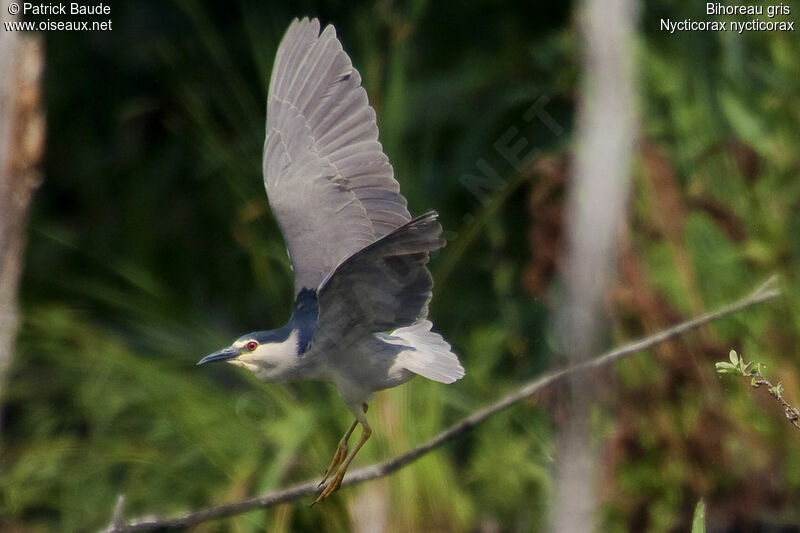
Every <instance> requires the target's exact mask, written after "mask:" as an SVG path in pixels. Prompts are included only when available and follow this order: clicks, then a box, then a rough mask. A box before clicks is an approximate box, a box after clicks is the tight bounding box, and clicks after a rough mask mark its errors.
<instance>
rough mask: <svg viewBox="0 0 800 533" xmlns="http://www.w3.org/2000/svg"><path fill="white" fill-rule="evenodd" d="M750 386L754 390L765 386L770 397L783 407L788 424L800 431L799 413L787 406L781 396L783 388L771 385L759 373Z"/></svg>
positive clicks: (794, 408) (787, 403) (779, 385)
mask: <svg viewBox="0 0 800 533" xmlns="http://www.w3.org/2000/svg"><path fill="white" fill-rule="evenodd" d="M752 385H753V388H754V389H757V388H759V387H760V386H762V385H766V386H767V387H768V389H767V391H768V392H769V393H770V395H772V397H773V398H775V400H777V401H778V403H780V404H781V405H783V413H784V414H785V415H786V418H787V419H788V420H789V422H790V423H791V424H792V425H793V426H794V427H796V428H797V429H800V411H798V410H797V408H796V407H792V406H791V405H789V402H787V401H786V400H785V399H784V398H783V394H781V392H782V390H783V387H781V384H780V383H778V385H777V386H776V385H773V384H772V383H770V381H769V380H768V379H765V378H764V377H762V376H761V374H760V373H759V374H757V377H756V378H754V379H753V381H752Z"/></svg>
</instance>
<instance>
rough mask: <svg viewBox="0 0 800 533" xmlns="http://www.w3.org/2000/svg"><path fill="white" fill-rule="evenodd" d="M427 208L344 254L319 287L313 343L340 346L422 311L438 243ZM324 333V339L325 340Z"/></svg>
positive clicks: (405, 323)
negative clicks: (431, 256)
mask: <svg viewBox="0 0 800 533" xmlns="http://www.w3.org/2000/svg"><path fill="white" fill-rule="evenodd" d="M436 216H437V215H436V213H435V212H433V211H431V212H429V213H426V214H424V215H422V216H419V217H417V218H415V219H414V220H412V221H410V222H408V223H406V224H405V225H403V226H401V227H399V228H398V229H396V230H395V231H393V232H392V233H390V234H388V235H386V236H384V237H383V238H381V239H379V240H377V241H375V242H374V243H372V244H371V245H369V246H367V247H366V248H364V249H363V250H360V251H358V252H357V253H355V254H354V255H352V256H350V257H349V258H347V259H346V260H345V261H344V262H343V263H342V264H341V265H339V266H338V267H337V268H336V270H334V271H333V272H332V273H331V274H330V276H328V277H327V278H326V279H325V280H324V281H323V282H322V284H321V285H320V288H319V293H318V295H317V297H318V298H319V313H320V314H319V327H318V329H317V334H316V335H315V337H314V342H315V343H317V342H322V343H324V344H328V343H332V342H333V343H337V344H338V345H339V346H340V347H342V346H346V345H347V344H348V343H349V339H352V340H357V339H359V338H361V337H362V336H363V335H365V334H368V333H377V332H382V331H392V330H395V329H397V328H401V327H404V326H410V325H412V324H414V323H416V322H417V321H419V320H421V319H424V318H425V317H426V316H427V315H428V302H429V301H430V299H431V290H432V289H433V279H432V278H431V274H430V272H428V269H427V267H426V266H425V265H426V264H427V262H428V256H429V253H430V252H432V251H434V250H438V249H439V248H441V247H442V246H444V244H445V243H444V240H443V239H442V237H441V234H442V227H441V226H440V225H439V222H437V220H436ZM325 335H329V336H330V338H326V337H325Z"/></svg>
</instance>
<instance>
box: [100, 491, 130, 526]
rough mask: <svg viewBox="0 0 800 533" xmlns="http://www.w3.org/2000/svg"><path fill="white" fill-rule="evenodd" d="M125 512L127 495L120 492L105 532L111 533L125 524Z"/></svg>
mask: <svg viewBox="0 0 800 533" xmlns="http://www.w3.org/2000/svg"><path fill="white" fill-rule="evenodd" d="M124 512H125V495H124V494H120V495H119V496H117V503H116V504H115V505H114V512H113V513H111V522H109V523H108V527H107V528H106V529H104V530H103V533H111V532H113V531H119V530H120V528H122V527H124V526H125V522H124V521H123V520H122V514H123V513H124Z"/></svg>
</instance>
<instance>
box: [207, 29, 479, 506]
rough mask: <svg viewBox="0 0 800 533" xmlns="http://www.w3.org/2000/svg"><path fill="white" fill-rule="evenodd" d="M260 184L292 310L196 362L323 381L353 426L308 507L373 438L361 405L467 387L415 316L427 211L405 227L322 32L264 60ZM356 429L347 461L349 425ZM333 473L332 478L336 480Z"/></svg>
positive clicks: (432, 237) (337, 49)
mask: <svg viewBox="0 0 800 533" xmlns="http://www.w3.org/2000/svg"><path fill="white" fill-rule="evenodd" d="M264 182H265V184H266V188H267V195H268V197H269V203H270V206H271V207H272V211H273V213H274V214H275V217H276V218H277V220H278V223H279V224H280V227H281V230H282V231H283V236H284V238H285V239H286V244H287V248H288V251H289V257H290V259H291V262H292V269H293V271H294V293H295V304H294V310H293V312H292V315H291V317H290V318H289V321H288V323H287V324H286V325H285V326H283V327H282V328H279V329H273V330H269V331H257V332H255V333H248V334H246V335H242V336H241V337H239V338H238V339H237V340H236V341H235V342H234V343H233V344H232V345H231V346H229V347H228V348H225V349H223V350H220V351H218V352H216V353H213V354H211V355H209V356H207V357H204V358H203V359H202V360H201V361H200V362H199V363H198V364H205V363H211V362H214V361H227V362H229V363H232V364H234V365H237V366H241V367H244V368H246V369H248V370H250V371H252V372H254V373H255V375H256V377H258V379H260V380H262V381H270V382H285V381H295V380H326V381H331V382H333V383H334V384H335V385H336V388H337V389H338V391H339V395H340V396H341V398H342V400H344V402H345V403H346V404H347V406H348V407H349V408H350V410H351V411H352V412H353V414H354V415H355V417H356V420H355V422H353V424H352V425H351V426H350V429H348V430H347V432H346V433H345V435H344V437H342V440H341V441H340V442H339V446H338V448H337V449H336V453H335V454H334V456H333V460H332V461H331V463H330V465H329V466H328V468H327V469H326V471H325V473H324V475H323V479H322V481H321V482H320V485H323V484H324V483H325V481H326V480H327V479H328V478H329V477H330V476H331V475H333V477H331V480H330V482H329V483H328V485H327V486H326V487H325V488H324V489H323V490H322V492H321V493H320V494H319V496H318V497H317V499H316V500H315V501H314V503H317V502H319V501H321V500H323V499H325V498H327V497H328V496H330V495H331V494H332V493H333V492H334V491H335V490H336V489H337V488H339V486H340V485H341V482H342V479H343V478H344V474H345V472H346V471H347V467H348V466H349V465H350V463H351V461H352V460H353V457H354V456H355V455H356V453H358V450H359V449H360V448H361V446H363V445H364V442H366V440H367V439H368V438H369V436H370V434H371V433H372V430H371V429H370V426H369V424H368V423H367V418H366V411H367V400H368V399H369V397H370V395H371V394H372V393H373V392H375V391H378V390H382V389H386V388H389V387H395V386H397V385H400V384H401V383H405V382H406V381H408V380H409V379H411V378H412V377H414V376H415V375H420V376H424V377H426V378H428V379H432V380H434V381H439V382H442V383H452V382H454V381H456V380H458V379H460V378H461V377H463V376H464V369H463V368H462V367H461V365H460V364H459V361H458V358H457V357H456V355H455V354H453V352H452V351H451V350H450V345H449V344H448V343H447V342H446V341H445V340H444V339H443V338H442V337H441V336H440V335H439V334H437V333H434V332H432V331H431V327H432V324H431V322H430V321H428V320H427V319H426V317H427V315H428V302H429V301H430V299H431V290H432V288H433V280H432V278H431V275H430V272H428V269H427V267H426V264H427V262H428V255H429V253H430V252H431V251H434V250H437V249H439V248H441V247H442V246H444V241H443V240H442V238H441V233H442V228H441V226H440V225H439V223H438V222H437V221H436V213H434V212H429V213H426V214H424V215H422V216H420V217H417V218H415V219H413V220H412V219H411V216H410V215H409V213H408V209H407V207H406V199H405V198H403V196H402V195H401V194H400V187H399V185H398V184H397V181H395V179H394V175H393V170H392V166H391V164H389V159H388V158H387V157H386V155H385V154H384V153H383V151H382V147H381V144H380V143H379V142H378V126H377V124H376V122H375V111H374V110H373V109H372V107H370V105H369V102H368V101H367V93H366V91H364V89H363V88H362V87H361V76H360V75H359V73H358V71H357V70H356V69H355V68H354V67H353V65H352V63H351V62H350V58H349V57H348V56H347V54H346V53H345V52H344V51H343V50H342V45H341V44H340V43H339V41H338V40H337V38H336V31H335V30H334V28H333V26H328V27H326V28H325V30H324V31H323V32H322V33H321V34H320V31H319V21H317V20H316V19H314V20H308V19H303V20H296V19H295V20H294V21H293V22H292V24H291V25H290V26H289V29H288V30H287V32H286V35H285V36H284V37H283V40H282V41H281V44H280V46H279V48H278V53H277V56H276V58H275V66H274V67H273V70H272V79H271V80H270V85H269V96H268V102H267V138H266V141H265V143H264ZM358 424H361V426H362V428H363V432H362V434H361V438H360V439H359V441H358V444H356V446H355V448H353V450H352V451H349V453H348V445H347V443H348V440H349V438H350V435H351V434H352V433H353V431H354V430H355V428H356V426H357V425H358ZM334 471H335V474H334Z"/></svg>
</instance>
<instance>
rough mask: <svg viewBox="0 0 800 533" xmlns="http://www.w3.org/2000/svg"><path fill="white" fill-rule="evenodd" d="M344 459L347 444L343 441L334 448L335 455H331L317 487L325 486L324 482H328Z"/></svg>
mask: <svg viewBox="0 0 800 533" xmlns="http://www.w3.org/2000/svg"><path fill="white" fill-rule="evenodd" d="M345 457H347V443H346V442H344V440H343V442H340V443H339V446H338V447H337V448H336V453H334V454H333V459H331V464H329V465H328V468H326V469H325V473H324V474H322V481H320V482H319V485H317V487H321V486H322V485H324V484H325V481H327V480H328V477H329V476H330V475H331V474H332V473H333V471H334V469H335V468H336V467H337V466H339V465H340V464H341V463H342V461H344V458H345ZM315 503H316V502H315Z"/></svg>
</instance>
